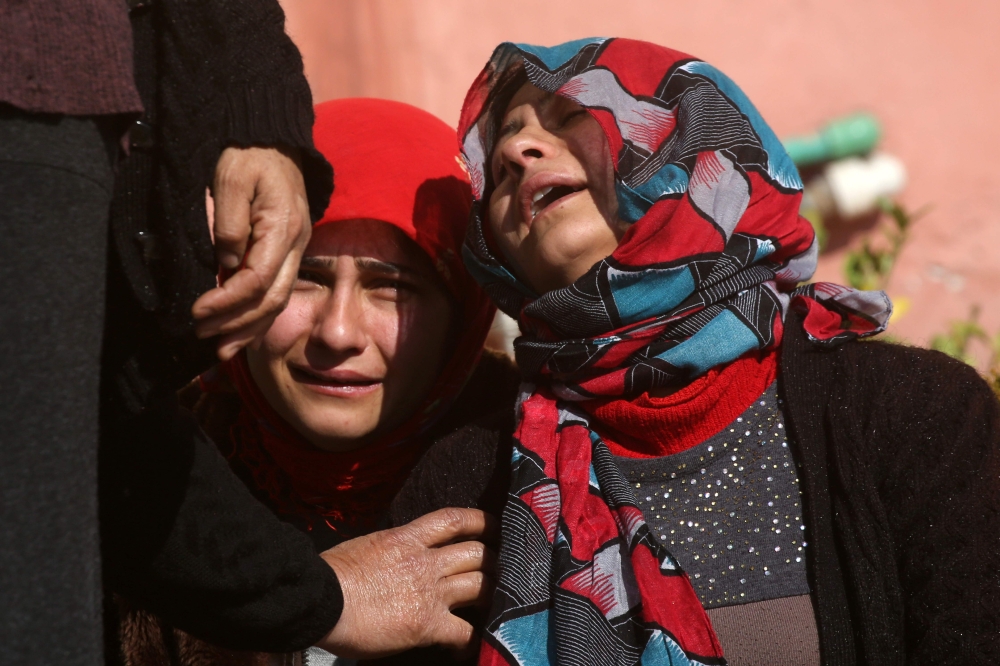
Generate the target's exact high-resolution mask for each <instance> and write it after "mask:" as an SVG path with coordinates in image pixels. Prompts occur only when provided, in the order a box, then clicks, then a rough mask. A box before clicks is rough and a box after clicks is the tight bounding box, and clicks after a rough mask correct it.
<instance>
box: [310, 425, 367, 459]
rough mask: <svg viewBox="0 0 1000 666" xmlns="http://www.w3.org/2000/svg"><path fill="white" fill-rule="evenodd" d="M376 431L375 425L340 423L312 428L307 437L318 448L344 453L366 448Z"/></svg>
mask: <svg viewBox="0 0 1000 666" xmlns="http://www.w3.org/2000/svg"><path fill="white" fill-rule="evenodd" d="M374 432H375V428H374V427H366V426H365V425H364V424H357V425H353V424H340V426H339V427H337V428H333V427H322V426H319V427H316V428H313V429H311V430H310V432H309V435H307V436H306V439H308V440H309V443H310V444H312V445H313V446H315V447H316V448H317V449H322V450H323V451H330V452H333V453H344V452H346V451H356V450H357V449H361V448H364V447H365V446H366V445H367V444H368V443H369V440H370V438H371V435H372V434H373V433H374Z"/></svg>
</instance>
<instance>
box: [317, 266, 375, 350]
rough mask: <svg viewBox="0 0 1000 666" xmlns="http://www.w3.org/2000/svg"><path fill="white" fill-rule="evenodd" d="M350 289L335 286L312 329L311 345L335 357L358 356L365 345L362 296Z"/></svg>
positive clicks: (340, 285) (343, 286) (347, 285)
mask: <svg viewBox="0 0 1000 666" xmlns="http://www.w3.org/2000/svg"><path fill="white" fill-rule="evenodd" d="M350 287H351V285H350V284H337V285H336V286H335V287H334V289H333V290H332V291H331V292H330V295H329V296H328V298H327V302H326V304H325V305H326V306H325V307H324V308H320V310H319V312H318V315H319V316H318V317H317V320H316V321H315V322H314V327H313V335H312V338H313V342H314V343H320V344H321V345H322V346H324V347H326V348H327V349H329V350H330V351H333V352H335V353H336V354H337V355H338V356H353V355H357V354H360V353H361V352H362V351H364V349H365V346H366V345H367V339H368V338H367V336H366V335H365V331H364V313H363V307H362V303H361V296H360V295H359V294H358V293H357V291H356V290H355V289H351V288H350Z"/></svg>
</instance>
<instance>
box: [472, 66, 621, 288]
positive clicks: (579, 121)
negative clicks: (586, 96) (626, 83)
mask: <svg viewBox="0 0 1000 666" xmlns="http://www.w3.org/2000/svg"><path fill="white" fill-rule="evenodd" d="M489 167H490V169H491V175H492V178H493V183H494V189H493V192H492V194H491V195H490V200H489V215H490V228H491V230H492V233H493V237H494V239H495V241H496V243H497V244H498V245H499V247H500V250H501V251H502V253H503V255H504V257H505V258H506V259H507V261H508V262H509V263H510V265H511V267H512V268H513V269H514V272H515V273H516V274H517V275H518V277H519V278H521V279H522V280H525V281H526V282H527V283H528V284H529V285H531V286H532V287H533V288H534V289H535V291H536V292H538V293H544V292H547V291H551V290H553V289H558V288H560V287H565V286H568V285H570V284H572V283H573V282H574V281H576V279H577V278H579V277H580V276H582V275H583V274H584V273H586V272H587V271H588V270H589V269H590V268H591V266H593V265H594V264H595V263H597V262H598V261H600V260H601V259H603V258H605V257H607V256H608V255H609V254H611V253H612V252H614V250H615V248H616V247H618V241H619V240H621V237H622V236H623V235H624V233H625V229H626V226H625V224H623V223H622V222H621V221H620V220H619V219H618V215H617V213H618V199H617V197H616V196H615V178H614V168H613V165H612V162H611V153H610V151H609V150H608V142H607V140H606V139H605V136H604V132H603V131H602V130H601V126H600V125H598V124H597V121H596V120H594V118H593V117H591V115H590V114H589V113H587V111H586V110H584V109H583V107H581V106H580V105H579V104H577V103H575V102H573V101H571V100H568V99H566V98H564V97H560V96H558V95H553V94H551V93H547V92H543V91H542V90H540V89H538V88H536V87H535V86H533V85H531V84H530V83H528V84H525V85H524V86H522V87H521V89H520V90H518V91H517V93H516V94H515V95H514V97H513V99H511V101H510V104H509V105H508V106H507V110H506V112H505V113H504V116H503V120H502V122H501V124H500V130H499V132H498V134H497V141H496V144H495V146H494V148H493V153H492V157H491V161H490V165H489Z"/></svg>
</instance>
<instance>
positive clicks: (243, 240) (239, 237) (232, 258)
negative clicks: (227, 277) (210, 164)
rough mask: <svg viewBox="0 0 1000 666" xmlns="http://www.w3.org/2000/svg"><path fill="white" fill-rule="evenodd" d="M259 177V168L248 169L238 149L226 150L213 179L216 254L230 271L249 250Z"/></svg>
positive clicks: (220, 158) (217, 165)
mask: <svg viewBox="0 0 1000 666" xmlns="http://www.w3.org/2000/svg"><path fill="white" fill-rule="evenodd" d="M258 177H259V174H258V172H257V171H256V169H254V170H251V169H248V168H246V164H245V162H244V159H243V153H241V152H240V151H239V149H237V148H227V149H225V150H224V151H223V152H222V155H221V156H220V157H219V162H218V164H216V167H215V179H214V180H213V182H212V192H213V197H212V198H213V199H214V202H215V219H214V225H213V231H214V240H215V254H216V257H217V258H218V260H219V263H220V264H221V265H222V266H224V267H225V268H228V269H230V270H233V269H235V268H236V267H237V266H239V265H240V261H241V260H242V259H243V254H244V252H246V249H247V242H248V241H249V239H250V203H251V202H252V201H253V199H254V193H255V191H256V187H257V179H258Z"/></svg>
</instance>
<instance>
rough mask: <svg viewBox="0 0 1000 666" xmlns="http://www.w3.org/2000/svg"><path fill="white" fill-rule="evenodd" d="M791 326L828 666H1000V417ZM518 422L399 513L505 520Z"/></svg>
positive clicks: (426, 467) (787, 365) (446, 470)
mask: <svg viewBox="0 0 1000 666" xmlns="http://www.w3.org/2000/svg"><path fill="white" fill-rule="evenodd" d="M788 324H789V325H788V326H787V327H786V329H785V331H786V337H785V340H784V343H783V348H782V361H781V372H780V377H779V382H780V384H779V388H780V392H781V395H782V397H783V398H784V400H785V405H786V408H787V412H786V417H787V422H788V425H789V428H790V429H791V435H792V441H793V445H795V446H797V451H796V454H797V458H798V459H799V460H800V461H801V462H802V468H803V469H802V480H801V483H802V491H803V496H804V508H805V522H806V526H807V530H808V532H807V533H808V534H810V535H811V539H810V543H809V549H808V550H809V559H808V573H809V583H810V588H811V593H812V597H813V601H814V604H815V607H816V609H817V611H816V612H817V625H818V628H819V634H820V649H821V656H822V660H823V663H824V664H827V665H837V666H840V665H848V664H872V665H875V664H877V665H879V666H892V665H902V664H997V663H1000V403H998V402H997V399H996V396H994V395H993V393H992V392H991V390H990V389H989V387H988V386H987V385H986V383H985V382H984V381H983V380H982V379H981V378H980V377H979V376H978V375H977V374H976V373H975V371H974V370H973V369H972V368H969V367H968V366H966V365H964V364H961V363H959V362H957V361H954V360H952V359H950V358H948V357H946V356H944V355H943V354H940V353H937V352H933V351H927V350H922V349H914V348H909V347H902V346H897V345H890V344H885V343H880V342H854V343H848V344H845V345H842V346H840V347H838V348H836V349H833V350H821V349H819V348H817V347H815V346H813V345H811V344H810V343H809V342H808V341H807V340H806V339H805V336H804V334H803V332H802V329H801V324H800V323H799V322H798V321H797V319H795V318H794V316H793V318H792V320H791V321H789V322H788ZM512 428H513V423H512V417H511V416H510V415H509V413H504V414H498V415H497V416H495V417H493V418H492V419H490V420H488V421H484V422H481V423H480V424H479V425H477V426H472V427H468V428H466V429H464V430H462V431H459V432H457V433H455V434H453V435H452V436H450V437H449V438H447V439H445V440H442V441H441V442H439V443H438V444H437V445H436V446H435V447H434V448H433V449H431V451H429V452H428V454H427V456H425V458H424V459H423V460H422V461H421V463H420V464H419V465H418V467H417V469H416V470H414V473H413V474H412V475H411V477H410V480H409V481H408V483H407V485H406V486H405V487H404V488H403V490H402V491H401V492H400V494H399V496H397V498H396V501H395V503H394V505H393V510H392V511H393V518H394V520H395V521H396V522H398V523H403V522H406V521H409V520H411V519H413V518H415V517H417V516H419V515H421V514H424V513H427V512H429V511H432V510H434V509H437V508H439V507H442V506H478V507H481V508H484V509H486V510H490V511H493V512H498V511H499V510H500V508H501V506H502V503H503V501H504V497H505V495H506V492H507V479H508V477H509V469H508V468H509V460H510V446H511V443H510V437H511V433H512Z"/></svg>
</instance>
